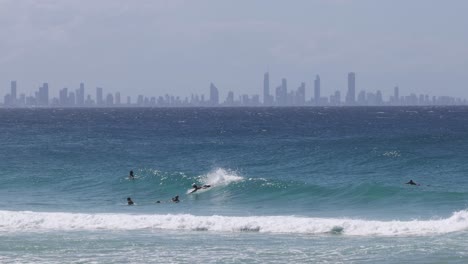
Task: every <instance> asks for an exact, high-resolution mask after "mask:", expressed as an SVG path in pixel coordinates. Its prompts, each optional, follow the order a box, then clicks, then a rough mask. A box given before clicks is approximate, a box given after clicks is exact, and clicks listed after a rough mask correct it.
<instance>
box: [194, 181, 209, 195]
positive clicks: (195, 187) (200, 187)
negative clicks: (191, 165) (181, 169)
mask: <svg viewBox="0 0 468 264" xmlns="http://www.w3.org/2000/svg"><path fill="white" fill-rule="evenodd" d="M210 187H211V185H209V184H205V185H203V186H198V185H196V184H195V183H194V184H192V188H193V191H191V192H190V193H194V192H196V191H198V190H200V189H208V188H210Z"/></svg>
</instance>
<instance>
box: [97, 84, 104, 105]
mask: <svg viewBox="0 0 468 264" xmlns="http://www.w3.org/2000/svg"><path fill="white" fill-rule="evenodd" d="M102 99H103V98H102V88H101V87H96V104H97V105H103V104H104V102H103V101H102Z"/></svg>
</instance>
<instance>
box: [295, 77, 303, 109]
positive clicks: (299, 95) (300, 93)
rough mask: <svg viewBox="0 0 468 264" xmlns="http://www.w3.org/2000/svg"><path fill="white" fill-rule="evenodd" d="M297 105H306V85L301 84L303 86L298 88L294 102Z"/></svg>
mask: <svg viewBox="0 0 468 264" xmlns="http://www.w3.org/2000/svg"><path fill="white" fill-rule="evenodd" d="M294 104H295V105H305V83H304V82H303V83H301V86H299V88H297V91H296V98H295V100H294Z"/></svg>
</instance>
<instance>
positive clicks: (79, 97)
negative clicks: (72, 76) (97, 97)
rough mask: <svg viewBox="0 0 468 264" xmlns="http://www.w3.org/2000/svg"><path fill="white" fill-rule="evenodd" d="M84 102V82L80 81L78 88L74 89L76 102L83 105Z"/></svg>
mask: <svg viewBox="0 0 468 264" xmlns="http://www.w3.org/2000/svg"><path fill="white" fill-rule="evenodd" d="M84 103H85V91H84V83H80V88H79V89H78V90H76V104H77V105H78V106H83V105H84Z"/></svg>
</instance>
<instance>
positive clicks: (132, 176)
mask: <svg viewBox="0 0 468 264" xmlns="http://www.w3.org/2000/svg"><path fill="white" fill-rule="evenodd" d="M128 178H129V179H130V180H133V179H135V175H133V171H132V170H131V171H130V174H129V175H128Z"/></svg>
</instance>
